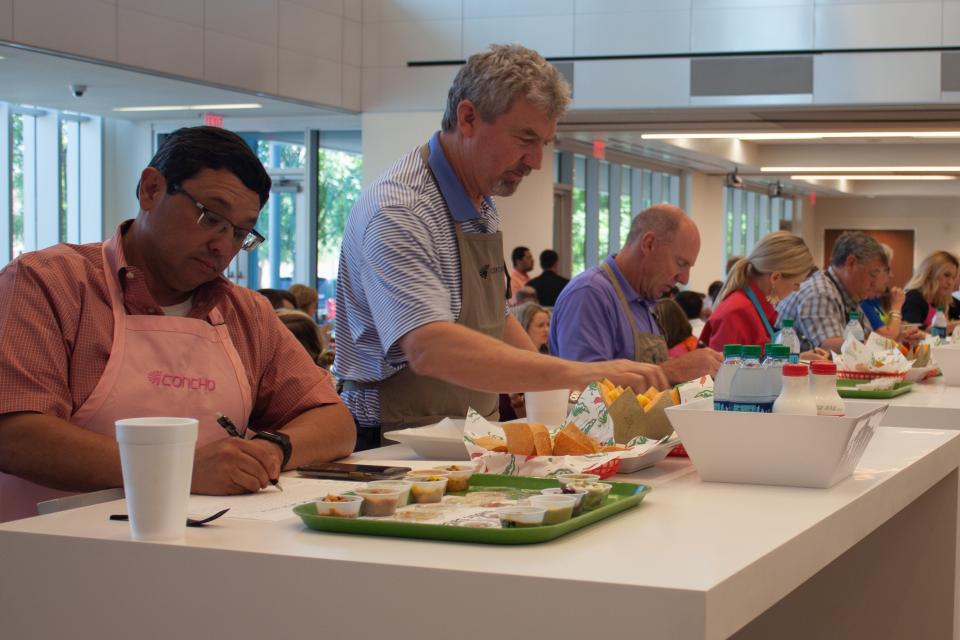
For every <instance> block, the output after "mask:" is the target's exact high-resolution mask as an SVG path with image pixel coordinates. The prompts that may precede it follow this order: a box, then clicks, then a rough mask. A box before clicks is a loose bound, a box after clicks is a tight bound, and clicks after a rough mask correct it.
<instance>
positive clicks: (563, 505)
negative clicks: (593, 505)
mask: <svg viewBox="0 0 960 640" xmlns="http://www.w3.org/2000/svg"><path fill="white" fill-rule="evenodd" d="M529 500H530V506H533V507H540V508H541V509H543V511H544V513H543V524H560V523H561V522H566V521H567V520H569V519H570V518H572V517H573V507H574V505H576V504H577V502H579V500H578V498H577V496H576V495H573V494H569V495H564V494H552V495H551V494H541V495H539V496H530V498H529Z"/></svg>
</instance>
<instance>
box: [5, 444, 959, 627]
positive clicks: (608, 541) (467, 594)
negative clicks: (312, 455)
mask: <svg viewBox="0 0 960 640" xmlns="http://www.w3.org/2000/svg"><path fill="white" fill-rule="evenodd" d="M406 451H408V450H405V449H404V448H403V447H390V448H388V449H384V450H380V451H378V452H373V453H367V454H365V455H361V456H358V457H359V458H362V459H366V460H370V459H371V458H383V457H384V456H392V457H393V459H394V460H397V459H398V458H399V459H400V460H402V459H403V457H404V455H406ZM958 462H960V433H957V432H955V431H938V430H934V429H925V430H915V429H914V430H910V429H896V428H884V429H880V430H879V431H878V433H877V435H876V436H875V438H874V440H873V441H872V442H871V444H870V446H869V447H868V449H867V452H866V454H865V455H864V458H863V460H862V462H861V465H860V468H859V469H858V471H857V473H856V474H855V477H853V478H851V479H848V480H846V481H843V482H841V483H840V484H838V485H836V486H835V487H834V488H832V489H829V490H816V489H794V488H783V487H761V486H749V485H727V484H711V483H703V482H701V481H700V479H699V476H698V475H697V474H696V472H695V471H694V470H693V469H692V467H690V465H689V463H687V462H685V461H682V460H668V461H665V462H664V463H663V464H661V465H658V466H657V467H656V468H654V469H652V470H648V471H641V472H639V473H637V474H634V475H633V476H630V477H625V478H621V479H629V480H633V481H640V482H647V483H648V484H651V485H653V486H654V491H653V492H651V494H650V496H649V497H648V498H647V499H646V500H645V501H644V503H643V504H641V505H640V507H639V508H636V509H631V510H629V511H628V512H625V513H623V514H620V515H618V516H614V517H613V518H611V519H609V520H606V521H604V522H602V523H598V524H597V525H595V526H592V527H589V528H587V529H584V530H581V531H579V532H576V533H573V534H571V535H568V536H565V537H563V538H560V539H558V540H556V541H554V542H551V543H546V544H541V545H531V546H519V547H499V546H486V545H470V544H459V543H441V542H431V541H418V540H401V539H388V538H373V537H369V538H368V537H361V536H349V535H336V534H326V533H319V532H314V531H310V530H308V529H306V528H305V527H304V526H303V525H302V524H301V523H300V521H299V520H297V519H295V518H292V519H290V520H286V521H283V522H280V523H265V522H251V521H241V520H236V519H234V520H231V519H227V518H224V519H221V520H220V521H218V522H217V523H216V525H215V526H209V527H206V528H203V529H188V530H187V538H186V542H185V543H183V544H145V543H134V542H131V541H130V540H129V530H128V529H127V527H126V526H124V525H120V524H118V523H116V522H109V521H108V520H107V514H109V513H113V512H116V510H117V508H118V505H117V504H116V503H107V504H103V505H95V506H91V507H85V508H82V509H77V510H73V511H67V512H61V513H55V514H51V515H47V516H41V517H37V518H31V519H28V520H21V521H18V522H12V523H7V524H4V525H0V637H4V638H17V639H21V638H52V637H70V638H88V637H96V638H130V637H137V638H167V637H174V636H179V637H203V638H220V637H223V638H226V637H237V638H274V637H277V638H294V637H317V638H343V637H364V638H367V637H369V638H373V637H384V638H401V639H405V638H418V639H419V638H445V639H447V638H458V639H461V638H466V639H469V638H489V637H491V636H494V637H496V636H500V637H511V638H546V637H549V638H576V639H577V640H583V639H584V638H600V637H613V636H614V635H616V637H644V638H676V639H685V638H710V639H713V638H726V637H730V636H733V637H736V638H778V639H783V638H798V639H799V638H884V637H886V638H907V637H912V638H924V640H930V639H935V638H949V637H951V635H952V630H953V609H954V606H953V605H954V590H955V576H956V571H955V548H956V539H957V514H958V512H957V498H958V493H957V468H958ZM429 464H430V463H424V462H419V463H413V464H410V466H427V465H429Z"/></svg>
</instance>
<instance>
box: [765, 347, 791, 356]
mask: <svg viewBox="0 0 960 640" xmlns="http://www.w3.org/2000/svg"><path fill="white" fill-rule="evenodd" d="M767 355H768V356H773V357H774V358H789V357H790V347H788V346H787V345H785V344H772V345H770V347H769V348H768V349H767Z"/></svg>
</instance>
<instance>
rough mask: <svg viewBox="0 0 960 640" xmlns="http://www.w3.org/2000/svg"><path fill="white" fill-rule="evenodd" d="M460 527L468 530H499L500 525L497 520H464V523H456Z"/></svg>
mask: <svg viewBox="0 0 960 640" xmlns="http://www.w3.org/2000/svg"><path fill="white" fill-rule="evenodd" d="M455 524H456V525H457V526H458V527H465V528H467V529H499V528H500V523H499V522H498V521H496V520H489V519H484V520H463V521H462V522H457V523H455Z"/></svg>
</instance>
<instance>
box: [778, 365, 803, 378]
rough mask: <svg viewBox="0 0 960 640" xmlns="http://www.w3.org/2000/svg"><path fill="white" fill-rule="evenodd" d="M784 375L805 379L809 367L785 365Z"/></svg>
mask: <svg viewBox="0 0 960 640" xmlns="http://www.w3.org/2000/svg"><path fill="white" fill-rule="evenodd" d="M783 375H785V376H791V377H798V378H804V377H806V375H807V365H805V364H785V365H783Z"/></svg>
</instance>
